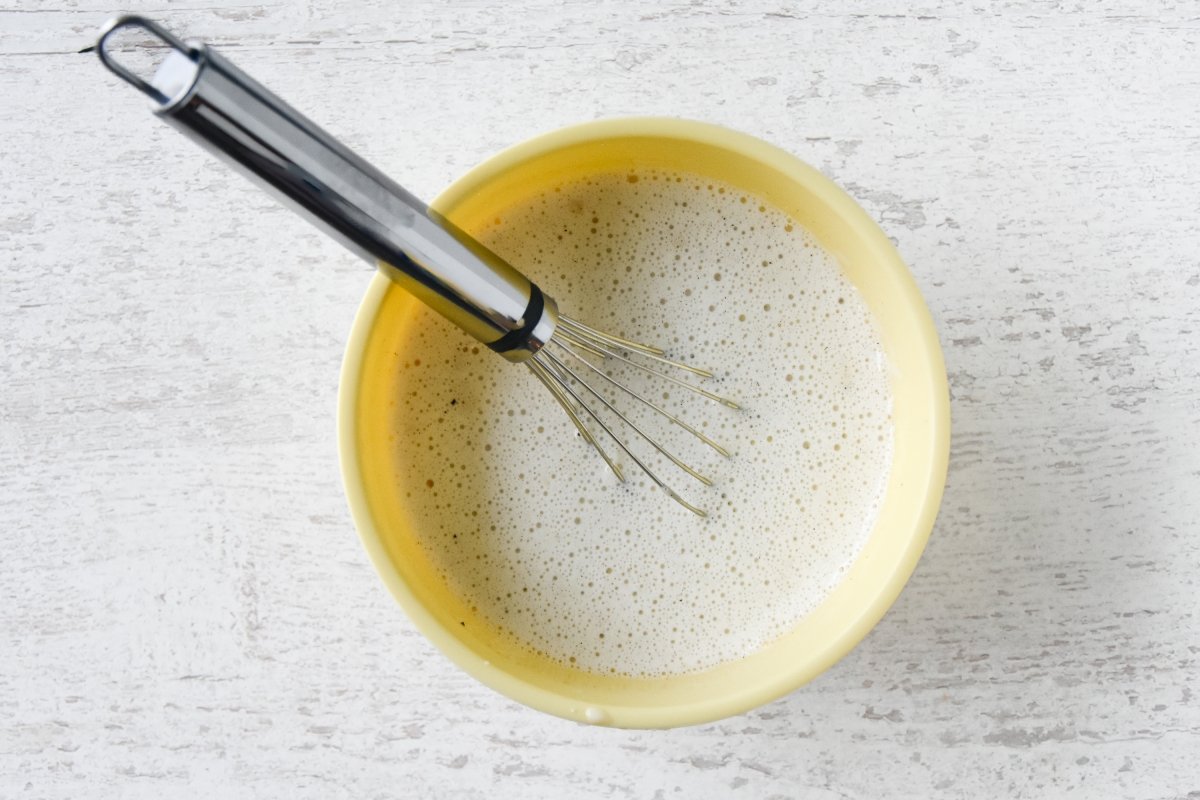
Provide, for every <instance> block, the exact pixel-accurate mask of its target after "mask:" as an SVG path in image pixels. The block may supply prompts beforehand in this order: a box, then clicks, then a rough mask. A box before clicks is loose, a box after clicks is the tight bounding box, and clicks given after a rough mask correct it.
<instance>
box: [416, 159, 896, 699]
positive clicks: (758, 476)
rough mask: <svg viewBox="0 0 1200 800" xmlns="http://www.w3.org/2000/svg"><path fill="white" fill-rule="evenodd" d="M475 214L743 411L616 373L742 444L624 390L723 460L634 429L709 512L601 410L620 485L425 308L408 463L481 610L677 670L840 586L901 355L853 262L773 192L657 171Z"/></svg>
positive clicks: (586, 653) (772, 627) (430, 550)
mask: <svg viewBox="0 0 1200 800" xmlns="http://www.w3.org/2000/svg"><path fill="white" fill-rule="evenodd" d="M472 233H473V234H474V235H476V236H477V237H479V238H480V239H481V240H482V241H483V242H484V243H486V244H488V245H489V246H491V247H492V248H493V249H494V250H496V252H497V253H499V254H500V255H501V256H503V257H505V258H506V259H508V260H509V261H511V262H512V263H513V264H515V265H516V266H517V267H518V268H519V269H521V270H522V271H524V272H526V273H527V274H529V275H530V276H531V277H532V278H533V279H534V280H535V281H537V282H538V284H539V285H540V286H541V287H542V288H543V290H544V291H545V292H546V293H547V294H548V295H550V296H552V297H554V298H555V299H556V300H558V302H559V305H560V307H561V308H562V309H563V311H564V312H565V313H567V314H569V315H570V316H573V317H575V318H576V319H580V320H582V321H585V322H587V323H589V324H591V325H593V326H595V327H598V328H602V329H605V330H609V331H612V332H614V333H619V334H622V335H626V336H629V337H631V338H634V339H637V340H640V341H647V342H651V343H654V344H658V345H661V346H663V347H665V348H666V349H667V351H668V354H669V355H671V356H672V357H676V358H678V359H680V360H683V361H686V362H688V363H694V364H697V365H699V366H704V367H707V368H709V369H712V370H713V371H714V373H715V374H716V377H715V378H714V379H712V380H708V381H704V382H703V385H704V386H705V387H707V388H710V389H712V390H713V391H715V392H717V393H721V394H725V395H728V396H731V397H733V398H734V399H735V400H737V401H738V402H740V403H741V404H742V406H743V410H741V411H732V410H730V409H727V408H724V407H722V406H719V405H717V404H713V403H711V402H709V401H706V400H704V399H701V398H697V397H694V396H689V395H688V394H687V393H686V392H684V391H682V390H679V389H677V388H674V387H670V386H668V385H666V384H661V383H655V382H653V381H651V380H648V379H647V378H646V377H645V376H642V375H639V374H636V373H631V372H629V371H627V370H625V371H620V370H619V371H618V377H620V378H621V379H622V380H623V381H625V382H628V383H630V384H632V385H634V386H635V387H636V388H637V389H638V390H639V391H644V392H645V393H646V394H647V395H648V396H650V397H651V398H652V399H654V400H655V401H656V402H659V403H661V404H662V405H664V406H666V407H667V408H668V409H669V410H671V411H672V412H673V413H677V414H679V415H680V416H681V417H684V418H685V419H687V420H688V421H690V422H692V423H693V424H694V425H696V426H697V427H700V428H701V429H702V430H703V431H704V432H705V434H707V435H709V436H711V437H712V438H713V439H715V440H717V441H719V442H720V443H721V444H723V445H725V446H726V447H727V448H729V449H730V450H731V451H732V452H733V455H732V457H731V458H728V459H726V458H722V457H721V456H719V455H717V454H716V453H714V452H712V451H711V450H709V449H707V448H705V447H704V446H703V445H702V444H699V443H697V442H695V441H694V440H691V439H689V437H688V436H687V435H686V434H685V433H683V432H681V431H680V430H679V429H678V428H672V426H670V425H669V424H665V425H664V424H661V421H656V420H655V419H654V418H653V415H652V414H647V413H645V410H644V409H641V408H640V407H637V406H636V404H635V403H631V402H630V401H628V399H624V400H621V401H620V405H621V407H622V408H623V409H624V408H631V409H633V410H634V415H635V418H636V419H637V420H639V424H644V425H646V426H647V427H648V428H653V430H654V432H655V436H656V437H661V438H662V439H663V441H664V442H666V443H668V444H669V445H670V446H671V447H673V448H675V449H677V450H678V451H679V453H680V455H681V456H683V457H684V460H686V461H687V462H689V463H690V464H692V465H693V466H695V467H697V468H699V469H701V470H702V471H703V472H705V473H706V474H708V475H709V476H711V477H712V478H713V480H714V482H715V485H714V486H713V487H712V488H705V487H703V486H702V485H700V484H699V483H697V482H695V481H694V480H692V479H691V478H690V477H688V476H686V475H684V474H682V473H681V472H679V471H678V470H677V469H675V468H674V467H673V466H672V465H670V464H669V463H667V462H665V461H664V460H663V459H662V458H659V457H655V456H653V454H652V453H650V451H648V450H647V449H646V448H645V446H644V445H642V444H639V443H637V437H636V434H633V433H632V432H630V431H628V429H620V431H619V432H620V433H621V434H622V435H623V436H626V437H627V440H628V441H629V442H630V443H632V444H634V445H635V446H636V447H638V448H639V449H638V452H639V453H640V454H643V455H645V456H646V458H647V463H648V464H650V465H651V466H652V468H653V469H655V470H656V471H659V472H660V473H661V475H662V477H663V478H664V479H666V480H667V481H668V483H669V484H670V485H671V486H672V487H674V488H675V489H676V490H677V491H679V492H680V493H681V494H683V495H684V496H686V497H687V498H688V499H689V500H690V501H692V502H693V503H695V504H696V505H699V506H701V507H703V508H705V509H707V510H708V512H709V517H708V518H705V519H701V518H698V517H696V516H694V515H693V514H691V513H689V512H688V511H687V510H685V509H684V508H682V507H680V506H679V505H677V504H675V503H674V502H672V501H671V500H670V499H669V498H667V497H666V496H665V495H664V494H662V493H661V492H659V491H657V490H656V489H654V488H653V484H652V483H651V481H650V480H649V479H648V478H646V477H645V475H644V474H642V473H641V472H640V471H639V470H638V469H637V468H636V467H635V466H634V465H633V464H632V463H631V462H630V459H629V458H628V457H626V456H624V455H623V454H622V453H621V452H620V450H619V448H618V447H616V446H615V445H613V444H611V442H609V441H608V440H607V439H606V437H604V436H603V434H601V433H600V432H599V430H598V429H596V428H594V427H593V430H594V431H595V432H596V434H597V437H598V439H599V440H600V441H601V443H602V444H603V445H604V446H605V447H606V448H607V449H608V450H609V452H610V453H611V454H612V455H613V456H614V458H616V459H617V460H618V461H619V462H620V463H621V464H622V465H623V467H624V471H625V473H626V475H627V477H628V481H627V482H626V483H620V482H618V481H617V479H616V478H615V477H614V476H613V475H612V474H611V472H609V471H608V469H607V467H606V466H605V465H604V462H603V461H602V460H601V459H600V458H599V457H598V456H597V455H596V453H595V452H593V451H592V450H591V448H590V447H589V446H587V445H586V444H585V443H584V441H583V440H582V439H581V438H580V437H579V436H578V435H577V434H576V433H575V430H574V428H573V426H572V425H571V423H570V421H569V420H568V419H567V417H566V415H565V414H564V413H563V412H562V410H561V409H560V408H559V407H558V406H557V405H556V404H555V401H554V400H553V398H552V397H551V395H550V394H549V393H548V392H547V391H546V390H545V389H544V388H543V387H542V386H541V384H539V383H538V382H537V381H536V380H535V379H534V377H533V376H532V375H530V374H529V373H528V371H527V370H526V369H524V368H523V367H519V366H514V365H512V364H509V363H507V362H505V361H503V360H502V359H501V358H499V357H497V356H496V355H494V354H492V353H491V352H489V351H488V350H487V349H486V348H484V347H482V346H479V345H477V344H475V343H474V342H472V341H470V340H468V339H467V338H466V337H465V336H464V335H462V334H461V332H459V331H458V330H456V329H454V328H452V327H451V326H450V325H449V324H447V323H445V322H444V321H442V320H441V319H440V318H438V317H436V316H435V315H434V314H432V313H430V312H427V311H425V310H423V309H422V310H421V311H420V312H419V314H418V317H417V318H416V319H414V320H413V324H412V325H410V326H409V328H408V329H407V334H406V336H407V339H406V341H404V343H403V345H402V347H400V348H398V361H397V366H398V369H399V370H400V376H399V382H398V390H397V398H396V403H395V412H396V413H395V415H394V420H393V434H392V436H393V439H394V441H395V447H396V452H397V456H396V462H397V463H398V464H399V465H400V468H399V471H398V475H397V481H398V482H399V487H400V489H401V496H402V497H404V498H405V502H406V504H408V511H409V512H410V514H411V515H412V517H413V519H414V521H415V524H414V528H415V530H417V531H418V532H419V535H420V536H421V540H420V544H421V547H422V549H423V550H424V551H425V553H426V554H427V555H428V557H429V559H430V561H431V563H433V564H434V565H435V568H436V571H437V572H438V574H439V575H440V577H441V579H442V580H444V581H445V582H446V583H447V585H448V586H449V587H450V589H451V591H452V592H454V593H455V594H457V595H458V596H460V597H462V598H463V599H464V600H465V602H466V604H467V605H468V606H469V607H470V608H471V614H472V615H474V618H473V619H471V620H469V624H471V625H486V626H489V627H491V628H493V629H497V630H500V631H501V632H502V633H503V634H504V635H505V636H506V637H508V638H510V639H511V640H512V641H513V642H514V643H516V644H518V645H519V646H521V647H523V648H527V649H529V650H531V651H535V652H537V653H539V654H541V655H543V656H545V657H548V658H551V659H554V660H557V661H560V662H561V663H563V664H568V665H571V666H574V667H576V668H579V669H584V670H589V671H594V672H602V673H618V674H627V675H664V674H676V673H681V672H689V671H695V670H700V669H704V668H706V667H710V666H713V665H715V664H718V663H721V662H723V661H728V660H732V659H736V658H740V657H743V656H745V655H748V654H750V653H752V652H754V651H755V650H757V649H759V648H760V647H762V646H763V645H764V644H766V643H768V642H769V641H771V640H772V639H774V638H775V637H777V636H779V635H780V634H782V633H784V632H785V631H787V630H788V629H789V628H791V627H792V626H794V625H795V624H796V622H797V621H799V620H800V619H801V618H803V617H804V615H806V614H807V613H809V612H811V611H812V610H813V609H814V608H815V607H816V606H817V605H819V604H820V602H821V601H822V600H823V599H824V598H825V597H826V596H827V595H828V593H829V592H830V591H831V589H832V588H833V587H834V586H835V585H836V584H837V583H838V581H839V579H840V578H841V577H842V575H843V574H844V572H845V571H846V569H847V568H848V566H849V565H850V563H851V562H852V561H853V560H854V558H855V556H856V555H857V553H858V552H859V550H860V549H861V548H862V545H863V543H864V541H865V539H866V537H867V535H868V533H869V532H870V530H871V527H872V526H873V524H874V521H875V517H876V515H877V512H878V507H879V502H880V500H881V497H882V492H883V487H884V485H885V482H886V479H887V475H888V471H889V468H890V465H891V442H892V435H891V418H890V408H891V393H890V389H889V385H888V377H887V368H886V362H885V359H884V356H883V352H882V347H881V344H880V342H879V337H878V334H877V332H876V330H875V328H874V326H873V325H872V322H871V319H870V317H869V315H868V313H867V310H866V307H865V305H864V304H863V302H862V300H861V299H860V298H859V296H858V294H857V292H856V290H855V289H854V287H853V286H852V285H851V284H850V283H849V281H847V280H846V278H845V277H844V276H843V274H842V272H841V270H840V269H839V267H838V265H837V262H836V261H835V260H834V259H833V258H832V257H831V256H830V255H829V254H827V253H825V252H824V251H823V250H821V248H820V247H819V246H817V245H816V244H815V242H814V241H813V240H812V238H811V237H810V236H809V235H808V234H807V233H806V232H805V231H804V230H803V229H801V228H800V227H799V226H797V225H795V224H794V223H793V222H792V221H791V220H789V219H787V218H786V217H785V216H784V215H783V214H782V213H780V212H778V211H777V210H775V209H773V208H771V207H769V206H768V205H767V204H765V203H764V202H762V201H760V200H758V199H756V198H754V197H752V196H748V195H746V194H744V193H742V192H739V191H737V190H735V189H733V188H732V187H729V186H726V185H723V184H717V183H715V182H713V181H711V180H709V179H704V178H699V177H695V176H688V175H679V174H673V173H672V174H668V173H656V172H652V171H640V172H637V173H620V174H611V175H601V176H593V177H592V178H590V179H588V180H585V181H579V182H575V183H569V184H565V185H562V186H558V187H554V188H552V189H550V190H547V191H546V192H544V193H540V194H537V195H535V196H532V197H530V198H528V200H527V201H526V202H524V203H523V204H521V205H519V206H518V207H514V208H511V209H507V210H504V211H502V212H501V213H500V215H499V216H498V217H496V218H495V219H494V220H493V221H492V223H491V224H489V225H488V226H487V227H486V228H485V229H483V230H475V231H472ZM614 402H616V401H615V400H614ZM464 624H467V621H464Z"/></svg>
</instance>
